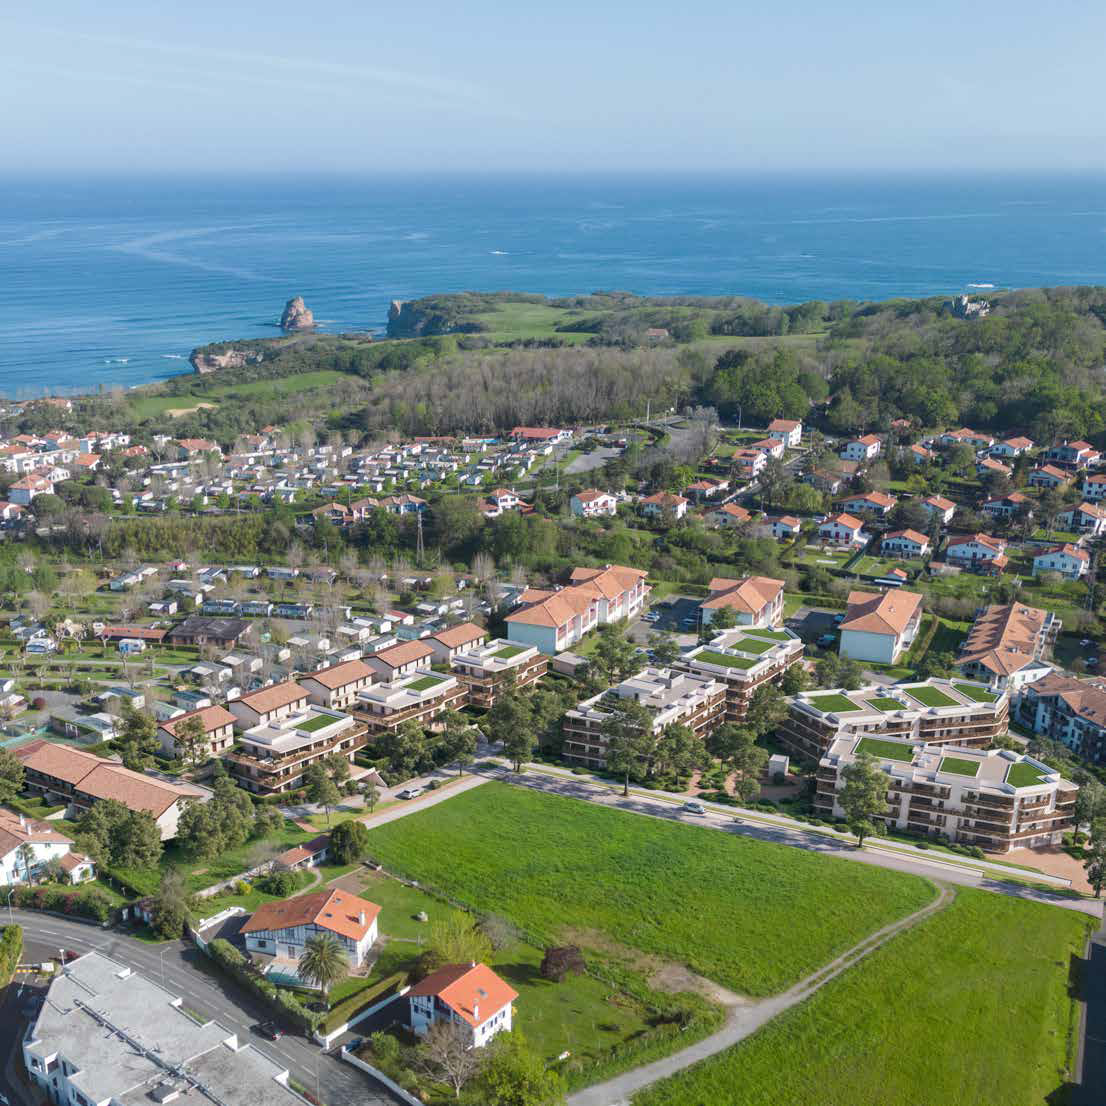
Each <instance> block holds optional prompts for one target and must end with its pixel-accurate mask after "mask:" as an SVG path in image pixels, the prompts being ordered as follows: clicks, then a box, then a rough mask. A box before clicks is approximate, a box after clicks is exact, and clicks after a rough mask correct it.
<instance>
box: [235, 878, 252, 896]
mask: <svg viewBox="0 0 1106 1106" xmlns="http://www.w3.org/2000/svg"><path fill="white" fill-rule="evenodd" d="M252 892H253V888H252V887H251V886H250V884H248V883H247V882H246V881H245V880H244V879H240V880H238V882H237V883H235V885H234V893H235V894H236V895H249V894H251V893H252Z"/></svg>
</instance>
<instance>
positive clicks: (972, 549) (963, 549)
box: [945, 534, 1010, 573]
mask: <svg viewBox="0 0 1106 1106" xmlns="http://www.w3.org/2000/svg"><path fill="white" fill-rule="evenodd" d="M945 560H946V561H948V563H949V564H952V565H959V566H960V567H961V568H971V569H974V570H975V571H976V572H987V573H999V572H1002V570H1003V569H1004V568H1005V567H1006V566H1007V565H1008V564H1009V563H1010V559H1009V558H1008V557H1007V556H1006V542H1004V541H1003V540H1002V539H1001V538H996V537H992V536H991V535H990V534H971V535H969V536H968V537H965V538H955V539H952V540H950V541H949V543H948V545H947V546H946V548H945Z"/></svg>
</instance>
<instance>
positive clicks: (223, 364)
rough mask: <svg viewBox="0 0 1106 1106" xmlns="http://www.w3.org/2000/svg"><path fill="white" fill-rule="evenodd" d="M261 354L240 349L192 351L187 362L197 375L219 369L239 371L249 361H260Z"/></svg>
mask: <svg viewBox="0 0 1106 1106" xmlns="http://www.w3.org/2000/svg"><path fill="white" fill-rule="evenodd" d="M261 359H262V354H260V353H258V352H254V351H247V350H242V349H234V348H233V347H231V348H230V349H224V350H212V349H194V350H193V351H192V355H191V357H189V358H188V360H189V361H190V362H191V363H192V368H194V369H195V370H196V372H198V373H201V374H202V373H213V372H217V371H218V370H219V369H240V368H242V366H243V365H248V364H249V363H250V362H251V361H260V360H261Z"/></svg>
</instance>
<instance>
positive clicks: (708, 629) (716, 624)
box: [703, 607, 737, 636]
mask: <svg viewBox="0 0 1106 1106" xmlns="http://www.w3.org/2000/svg"><path fill="white" fill-rule="evenodd" d="M736 625H737V612H736V611H735V610H734V609H733V607H715V608H714V614H713V615H711V619H710V622H705V623H704V624H703V633H704V634H707V635H708V636H709V635H712V634H716V633H720V632H721V631H722V630H732V629H733V628H734V627H735V626H736Z"/></svg>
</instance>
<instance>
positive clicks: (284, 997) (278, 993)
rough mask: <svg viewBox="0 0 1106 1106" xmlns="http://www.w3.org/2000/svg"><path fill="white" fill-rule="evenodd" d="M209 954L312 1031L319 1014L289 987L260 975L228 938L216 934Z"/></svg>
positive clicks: (235, 976)
mask: <svg viewBox="0 0 1106 1106" xmlns="http://www.w3.org/2000/svg"><path fill="white" fill-rule="evenodd" d="M207 952H208V955H209V956H210V957H211V959H212V960H214V961H215V963H216V964H218V965H219V966H220V967H221V968H223V969H224V971H226V972H227V973H228V974H230V975H232V976H234V978H235V979H237V980H238V982H239V983H241V984H242V985H243V986H245V987H248V988H249V989H250V990H251V991H253V992H254V994H256V995H259V996H260V997H261V998H263V999H264V1000H265V1001H266V1002H268V1003H269V1004H270V1005H271V1006H274V1007H275V1008H276V1009H277V1011H278V1012H279V1013H281V1014H283V1015H284V1016H285V1017H286V1018H288V1019H289V1020H290V1021H292V1022H295V1023H296V1024H297V1025H299V1026H300V1027H301V1028H303V1029H305V1030H306V1031H307V1032H308V1033H312V1032H314V1030H315V1028H316V1026H317V1025H318V1023H319V1015H318V1014H313V1013H312V1012H311V1011H310V1010H308V1009H307V1008H306V1007H305V1006H304V1005H303V1003H301V1002H300V1000H299V999H298V998H296V996H295V995H294V994H292V993H291V992H290V991H285V990H283V989H281V988H280V987H278V986H276V984H274V983H270V982H269V981H268V980H267V979H265V977H264V976H261V975H259V974H258V973H257V972H256V971H255V970H254V969H253V967H252V966H251V965H250V963H249V961H247V960H246V958H245V957H244V956H243V955H242V954H241V953H240V952H239V951H238V950H237V949H236V948H235V947H234V946H233V945H232V944H231V943H230V942H229V941H224V940H223V938H221V937H216V938H215V940H214V941H212V942H211V943H210V944H209V945H208V946H207Z"/></svg>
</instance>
